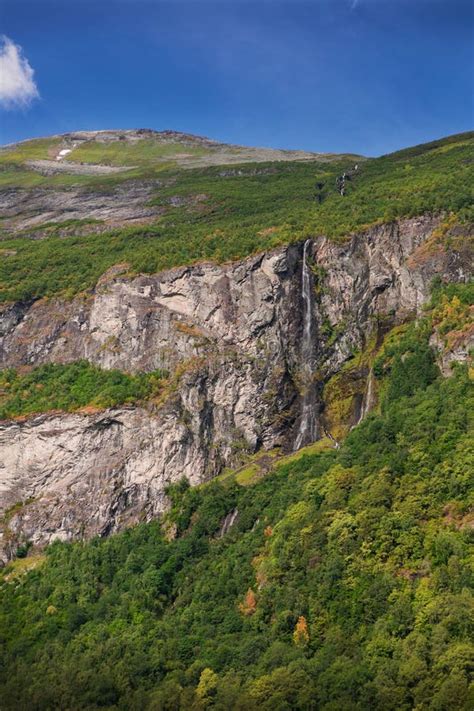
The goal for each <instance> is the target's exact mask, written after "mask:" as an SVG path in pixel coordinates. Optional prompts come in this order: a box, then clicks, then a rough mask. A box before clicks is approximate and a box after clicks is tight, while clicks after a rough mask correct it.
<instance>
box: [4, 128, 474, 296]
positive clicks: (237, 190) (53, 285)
mask: <svg viewBox="0 0 474 711" xmlns="http://www.w3.org/2000/svg"><path fill="white" fill-rule="evenodd" d="M473 146H474V138H473V134H463V135H461V136H457V137H451V138H449V139H446V140H444V141H439V142H435V143H433V144H428V145H427V146H425V147H423V146H421V147H419V148H417V149H416V150H415V149H409V150H408V151H402V152H399V153H395V154H393V155H391V156H384V157H382V158H377V159H373V160H368V161H365V162H361V163H360V165H359V170H358V171H357V172H355V173H354V174H353V179H352V181H351V182H349V183H348V189H347V195H346V196H345V197H344V198H342V197H341V196H340V195H339V194H338V193H337V191H336V189H335V179H336V176H337V175H339V174H340V173H341V172H342V171H344V170H349V169H351V168H353V166H354V162H353V160H351V161H348V160H347V159H346V160H341V161H336V162H334V163H318V162H303V163H301V162H290V163H268V164H247V165H242V166H239V167H235V166H234V167H232V168H227V169H224V167H223V166H221V167H219V168H217V167H216V168H206V169H199V170H197V169H196V170H189V171H177V170H174V171H173V170H168V171H162V172H161V173H160V176H161V177H160V183H161V184H160V186H157V188H156V193H155V195H154V197H153V202H154V204H157V205H159V206H160V207H162V208H163V211H164V214H163V216H162V217H161V218H160V219H159V221H158V222H157V223H155V224H154V225H147V226H134V227H128V228H123V229H116V230H111V231H110V232H106V233H103V234H100V235H97V234H91V235H86V236H84V235H82V236H71V237H68V238H67V239H64V237H63V236H59V230H60V228H61V226H60V225H58V235H54V233H52V234H51V236H49V237H47V238H46V239H42V240H35V241H31V240H25V239H24V236H21V235H20V236H18V237H17V238H14V239H13V238H10V237H9V236H8V235H6V238H4V239H3V240H2V248H3V249H5V250H7V252H8V255H9V256H6V257H4V258H2V260H1V261H0V300H1V301H14V300H17V299H29V298H36V297H41V296H45V295H52V294H57V293H66V294H74V293H77V292H80V291H83V290H86V289H90V288H92V287H93V286H94V285H95V283H96V282H97V279H98V278H99V276H100V275H101V274H102V273H103V272H104V271H105V270H106V269H108V268H109V267H110V266H111V265H113V264H116V263H119V262H120V263H122V262H128V263H129V264H130V268H131V270H132V271H134V272H147V273H150V272H156V271H159V270H161V269H165V268H169V267H173V266H177V265H181V264H189V263H192V262H194V261H198V260H205V259H211V260H216V261H226V260H230V259H237V258H242V257H245V256H246V255H249V254H251V253H253V252H256V251H259V250H264V249H271V248H273V247H275V246H277V245H281V244H285V243H288V242H291V241H295V240H301V239H304V238H306V237H308V236H316V235H319V234H326V235H328V236H329V237H331V238H334V239H342V238H344V237H345V236H347V235H348V234H349V233H351V232H353V231H360V230H363V229H365V228H366V227H367V226H368V225H371V224H374V223H377V222H382V221H387V220H392V219H395V218H397V217H404V216H413V215H420V214H423V213H427V212H445V213H447V212H453V213H455V215H456V218H457V219H459V220H463V219H467V218H469V216H470V212H469V206H470V205H471V202H472V195H471V188H470V186H471V185H472V180H473V171H474V164H473V162H472V149H473ZM117 150H118V148H117ZM147 171H148V168H147V169H146V170H144V171H142V172H140V169H137V171H135V174H134V178H136V177H139V176H141V177H149V173H148V172H147ZM28 175H32V174H30V173H28ZM127 175H130V174H127ZM37 177H38V176H37V175H36V174H35V175H34V179H35V180H36V178H37ZM39 177H41V176H39ZM63 177H64V176H56V177H55V178H50V179H49V178H48V179H45V180H50V181H52V182H51V185H52V186H54V185H57V184H58V182H57V180H59V178H61V179H62V178H63ZM66 177H67V179H68V180H70V181H71V180H73V179H76V178H78V176H66ZM80 178H81V180H79V181H78V180H76V182H80V183H81V184H84V185H86V184H87V185H88V186H89V187H90V188H91V189H94V190H104V189H108V190H110V189H111V188H112V187H113V185H115V184H117V182H121V184H122V185H123V180H124V178H123V174H121V175H120V176H112V177H110V178H109V177H108V176H105V177H104V176H99V177H90V176H80ZM32 179H33V178H32ZM55 181H56V182H55ZM317 181H321V182H324V185H325V187H324V189H323V202H322V203H321V204H318V202H317V201H316V200H315V198H314V190H315V182H317ZM173 199H174V203H175V204H172V203H173ZM176 203H177V204H176Z"/></svg>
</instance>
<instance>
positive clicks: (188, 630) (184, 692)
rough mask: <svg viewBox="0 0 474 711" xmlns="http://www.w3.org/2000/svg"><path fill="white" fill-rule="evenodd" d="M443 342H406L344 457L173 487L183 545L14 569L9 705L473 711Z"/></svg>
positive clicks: (463, 552)
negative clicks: (233, 514)
mask: <svg viewBox="0 0 474 711" xmlns="http://www.w3.org/2000/svg"><path fill="white" fill-rule="evenodd" d="M440 303H441V302H440ZM428 335H429V333H428V330H427V329H426V328H423V327H420V328H417V327H415V326H413V327H412V329H411V331H410V333H409V334H408V336H407V333H406V332H405V333H404V334H403V336H402V338H401V339H400V338H399V339H398V340H397V339H396V338H395V339H394V338H393V337H392V339H391V340H390V343H389V347H388V349H387V352H386V354H385V356H384V358H383V359H382V362H381V363H380V367H379V369H378V372H379V376H378V377H379V378H381V383H382V387H381V390H382V391H383V392H384V397H383V403H382V409H381V413H380V414H378V415H375V414H373V415H371V416H369V417H368V419H367V420H366V421H365V422H364V423H363V424H362V425H360V426H359V427H358V428H356V429H355V430H353V432H352V433H351V434H350V435H349V437H348V438H347V440H346V441H345V443H344V445H343V446H342V448H341V449H340V450H339V451H338V452H335V451H331V452H322V453H317V454H306V455H303V456H298V457H297V458H295V460H294V461H293V462H289V463H287V464H286V465H284V466H283V467H279V468H277V470H276V471H275V472H274V473H273V474H271V475H269V476H268V477H266V478H265V479H263V480H261V481H259V483H257V484H256V485H254V486H250V487H239V486H237V485H236V484H232V483H229V482H228V481H226V482H223V484H219V483H217V482H214V483H211V484H209V485H207V486H204V487H200V488H198V489H188V488H187V487H186V486H185V485H184V484H183V485H175V486H174V487H172V488H171V489H170V491H169V495H170V497H171V499H172V502H173V506H172V509H171V512H170V514H169V517H168V524H167V526H166V528H167V529H168V528H169V527H170V526H173V525H174V526H175V527H176V530H177V533H178V537H177V538H176V539H175V540H173V541H171V542H167V541H166V540H165V538H164V537H163V535H162V533H161V531H160V526H159V524H158V523H157V522H153V523H150V524H147V525H141V526H138V527H136V528H135V529H132V530H130V531H127V532H125V533H122V534H119V535H117V536H113V537H111V538H109V539H107V540H102V541H93V542H90V543H85V544H73V545H66V544H59V543H58V544H54V545H53V546H52V547H50V548H49V549H48V551H47V556H46V561H45V562H43V564H42V566H41V567H38V568H36V569H34V570H32V571H31V572H29V573H28V574H26V575H24V576H21V577H18V576H15V575H12V576H10V571H9V570H8V569H7V570H6V571H5V578H6V582H5V583H4V584H3V585H2V586H1V587H0V597H1V606H0V642H1V644H0V648H1V649H2V650H3V651H2V653H1V654H2V657H1V663H0V669H1V670H3V671H0V684H1V694H2V707H3V708H5V709H14V708H29V709H32V710H33V709H46V708H48V709H56V708H57V709H59V708H74V709H81V708H84V709H95V708H103V707H105V708H108V709H163V710H164V709H170V710H171V709H173V710H175V709H183V710H184V709H186V711H187V710H188V709H196V710H198V709H204V708H215V709H220V710H221V711H227V709H230V708H233V709H241V710H242V711H243V710H245V711H252V709H262V710H263V711H265V710H266V709H267V710H268V711H270V710H271V711H274V709H279V710H281V711H290V709H291V710H292V711H298V709H301V710H302V711H306V710H307V709H310V708H318V709H325V710H327V711H332V710H335V709H341V708H342V709H359V710H360V711H365V709H368V708H372V709H380V710H382V709H383V711H391V710H393V711H400V710H405V709H406V710H407V711H408V709H411V708H415V707H416V708H417V709H420V711H421V710H425V709H436V710H437V711H448V710H449V711H454V710H456V709H458V710H463V709H468V708H472V693H471V692H470V691H469V672H470V669H471V664H472V656H473V654H474V651H473V649H472V645H471V644H470V639H471V638H472V634H473V623H472V616H471V612H472V607H473V603H472V596H471V595H470V588H472V582H473V580H472V556H471V555H470V550H469V539H470V531H471V529H470V523H472V516H471V518H470V514H469V492H470V491H471V482H470V479H469V462H471V461H472V454H473V452H472V412H474V407H473V405H474V402H473V401H472V396H473V392H472V383H471V384H470V383H469V380H468V377H467V373H466V371H465V370H463V369H462V368H460V369H458V370H457V372H456V373H455V374H454V376H453V377H452V378H450V379H447V380H445V379H442V378H440V377H439V375H438V373H437V371H436V368H434V366H433V358H432V356H431V357H429V355H428V354H429V349H427V338H428ZM400 364H404V366H405V371H404V372H403V373H401V372H400V369H399V368H400ZM447 402H449V407H446V403H447ZM235 508H238V511H239V517H238V520H237V523H236V524H235V526H234V528H233V529H232V530H231V532H230V533H229V534H227V535H226V536H225V537H224V538H219V537H217V536H216V534H217V531H218V529H219V526H220V522H221V521H222V519H223V517H224V516H225V514H227V513H229V512H230V511H232V510H234V509H235ZM12 572H13V573H15V571H14V570H13V571H12Z"/></svg>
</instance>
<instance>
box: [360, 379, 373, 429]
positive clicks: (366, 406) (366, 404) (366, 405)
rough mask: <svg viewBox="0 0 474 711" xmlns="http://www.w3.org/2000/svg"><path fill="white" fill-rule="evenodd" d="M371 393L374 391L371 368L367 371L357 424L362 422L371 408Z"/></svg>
mask: <svg viewBox="0 0 474 711" xmlns="http://www.w3.org/2000/svg"><path fill="white" fill-rule="evenodd" d="M373 391H374V372H373V370H372V368H371V369H370V370H369V377H368V378H367V388H366V390H365V393H364V399H363V400H362V407H361V408H360V415H359V419H358V420H357V424H359V423H360V422H362V420H363V419H364V417H365V416H366V415H367V414H368V412H369V411H370V410H371V408H372V400H373Z"/></svg>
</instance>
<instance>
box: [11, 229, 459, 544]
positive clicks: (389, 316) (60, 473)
mask: <svg viewBox="0 0 474 711" xmlns="http://www.w3.org/2000/svg"><path fill="white" fill-rule="evenodd" d="M438 222H439V220H437V219H436V218H433V217H430V216H426V217H423V218H418V219H413V220H405V221H402V222H400V223H394V224H390V225H381V226H378V227H375V228H373V229H371V230H369V231H367V232H366V233H365V234H362V235H357V236H354V237H352V238H351V239H349V240H347V241H345V242H343V243H340V244H335V243H334V242H331V241H329V240H327V239H325V238H318V239H315V240H313V241H311V242H310V243H307V246H306V259H307V264H308V266H309V268H310V271H311V274H310V275H309V276H308V278H309V279H310V282H311V287H312V289H311V303H310V304H309V312H308V307H305V308H303V294H302V283H304V282H305V281H307V280H304V279H302V263H303V249H304V247H303V244H301V243H297V244H292V245H290V246H288V247H284V248H279V249H276V250H274V251H273V252H271V253H268V254H261V255H258V256H254V257H251V258H248V259H246V260H244V261H241V262H238V263H234V264H227V265H214V264H199V265H195V266H191V267H185V268H180V269H173V270H170V271H168V272H164V273H161V274H157V275H142V276H138V277H134V278H131V277H129V276H127V275H126V274H125V273H124V268H121V267H117V268H115V269H113V270H110V271H109V272H108V273H107V274H106V275H104V277H103V278H102V279H101V280H100V282H99V283H98V285H97V287H96V288H95V290H94V291H93V292H91V293H88V294H86V295H81V296H79V297H76V298H75V299H74V300H72V301H61V300H58V299H44V300H40V301H36V302H33V303H21V304H15V305H10V306H6V307H3V310H2V312H1V313H0V363H1V367H3V368H4V367H16V366H20V365H21V366H36V365H39V364H42V363H47V362H58V363H65V362H70V361H75V360H78V359H80V358H86V359H88V360H90V361H92V362H93V363H96V364H98V365H100V366H102V367H105V368H120V369H122V370H127V371H139V370H148V371H150V370H154V369H156V368H167V369H168V370H170V372H171V374H172V376H171V382H172V383H173V385H172V387H170V390H169V394H168V398H167V399H166V402H164V404H163V405H162V406H161V407H159V408H157V407H154V408H150V409H145V408H121V409H114V410H109V411H105V412H102V413H95V414H86V413H74V414H58V413H55V414H45V415H40V416H37V417H32V418H30V419H28V420H26V421H23V422H4V423H2V425H1V430H0V462H1V463H2V464H0V492H1V501H2V509H3V511H4V512H6V514H5V519H4V541H3V551H4V553H3V556H4V558H5V557H7V556H8V555H10V554H11V553H12V552H13V551H14V550H16V546H17V545H18V543H19V542H21V541H24V540H31V541H33V542H34V543H35V544H38V545H39V544H44V543H47V542H49V541H50V540H54V538H58V537H60V538H62V539H71V538H77V537H81V536H90V535H94V534H99V535H105V534H106V533H108V532H110V531H115V530H118V529H119V528H121V527H123V526H126V525H129V524H130V523H133V522H135V521H137V520H140V519H148V518H150V517H153V516H156V515H157V514H158V513H160V512H161V511H162V510H163V509H164V507H165V506H166V497H165V487H166V485H167V483H169V482H172V481H176V480H179V479H180V478H181V477H183V476H185V477H187V478H188V479H189V480H190V482H191V483H193V484H197V483H199V482H203V481H206V480H207V479H210V478H212V477H214V476H216V475H217V474H218V473H219V472H220V471H221V469H222V468H223V467H224V466H233V465H236V464H237V463H238V462H239V460H241V458H242V455H243V454H245V453H250V452H254V451H256V450H258V449H260V448H261V449H267V450H269V449H272V448H274V447H276V446H281V447H283V448H285V447H286V448H288V449H290V448H292V447H293V446H294V443H295V441H296V439H297V436H298V432H301V414H302V413H304V412H305V407H302V403H304V402H305V393H304V387H305V385H304V378H302V372H303V371H304V372H307V371H308V368H307V366H308V364H306V363H305V364H303V363H302V362H301V356H302V353H305V352H310V350H309V349H307V348H306V349H302V348H301V339H302V337H303V332H304V328H305V323H304V318H305V314H306V316H307V315H308V313H309V315H310V317H311V320H312V322H311V330H310V332H311V334H312V335H311V337H312V338H313V339H314V347H313V348H312V349H311V353H312V356H311V357H312V359H313V360H314V362H312V363H310V364H309V369H310V370H311V373H312V374H313V377H314V382H315V387H314V388H313V391H312V392H314V397H313V400H312V406H313V407H314V408H315V412H316V416H317V417H318V419H320V418H324V413H323V410H324V403H323V402H321V393H322V388H323V384H324V383H325V382H327V381H328V380H329V379H330V378H331V377H332V376H333V375H334V374H335V373H337V372H338V371H339V369H340V368H341V366H342V365H343V364H344V363H345V362H347V361H348V360H350V359H351V358H352V357H353V354H354V352H355V351H357V350H361V349H362V348H364V347H365V345H366V344H367V342H368V340H369V339H370V338H373V337H374V334H375V336H376V335H377V333H378V332H379V331H383V330H384V329H387V328H388V327H389V326H390V325H392V324H393V323H395V322H396V321H400V320H403V319H405V318H407V317H409V316H412V315H416V314H417V313H419V312H420V310H421V308H422V305H423V303H424V302H425V301H426V299H427V297H428V294H429V289H430V283H431V281H432V278H433V276H434V275H435V274H439V275H440V276H442V277H444V278H446V279H449V280H459V279H461V280H464V279H465V278H466V272H467V271H468V267H469V265H468V256H467V255H466V254H464V253H462V251H461V252H459V251H458V252H455V251H453V250H450V251H449V252H445V251H440V250H435V251H434V252H433V256H432V257H430V255H428V256H427V255H426V250H425V252H424V255H423V259H419V260H416V255H417V251H418V250H420V249H422V248H423V246H424V245H425V244H426V241H427V239H428V238H429V236H430V235H431V233H432V231H433V229H434V228H435V227H436V226H437V224H438ZM409 260H412V261H411V264H415V266H409V264H408V262H409ZM366 375H368V371H367V373H366ZM307 406H308V403H307V401H306V408H307ZM320 413H323V414H320ZM321 429H322V428H319V430H321ZM22 502H23V503H22Z"/></svg>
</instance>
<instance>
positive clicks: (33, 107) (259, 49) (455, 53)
mask: <svg viewBox="0 0 474 711" xmlns="http://www.w3.org/2000/svg"><path fill="white" fill-rule="evenodd" d="M472 8H473V5H472V2H471V1H470V0H284V1H283V0H282V1H280V0H252V1H250V0H248V1H245V0H218V1H216V2H207V1H205V0H2V2H1V9H0V34H3V35H4V36H5V37H6V38H8V39H7V40H5V37H4V45H3V50H2V54H1V56H0V61H2V62H3V66H4V67H5V66H7V70H5V71H4V72H3V80H2V77H1V76H0V104H1V106H0V142H1V143H7V142H11V141H14V140H17V139H23V138H28V137H31V136H42V135H49V134H53V133H62V132H66V131H70V130H78V129H99V128H132V127H139V128H142V127H149V128H156V129H164V128H172V129H176V130H182V131H188V132H191V133H196V134H201V135H206V136H210V137H212V138H217V139H220V140H223V141H228V142H232V143H241V144H247V145H261V146H273V147H281V148H304V149H308V150H316V151H337V152H339V151H355V152H358V153H363V154H366V155H379V154H381V153H386V152H389V151H392V150H395V149H397V148H401V147H404V146H408V145H413V144H416V143H421V142H424V141H427V140H431V139H433V138H438V137H440V136H443V135H447V134H450V133H457V132H460V131H466V130H469V129H471V128H472V118H473V106H472V89H473V49H472V46H473V45H472V42H473V10H472ZM20 48H21V49H20ZM15 62H16V65H15ZM12 67H13V70H12ZM10 70H12V71H13V75H12V76H10ZM16 70H18V72H17V73H15V71H16ZM33 72H34V74H33ZM7 73H8V77H7ZM6 80H8V81H6ZM2 81H3V84H2ZM5 82H6V83H5ZM12 82H13V83H12ZM15 91H17V93H18V92H19V93H18V96H17V97H15V96H14V95H13V94H12V92H13V93H14V92H15ZM35 91H36V95H35ZM22 92H23V93H22ZM2 99H3V101H2Z"/></svg>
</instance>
